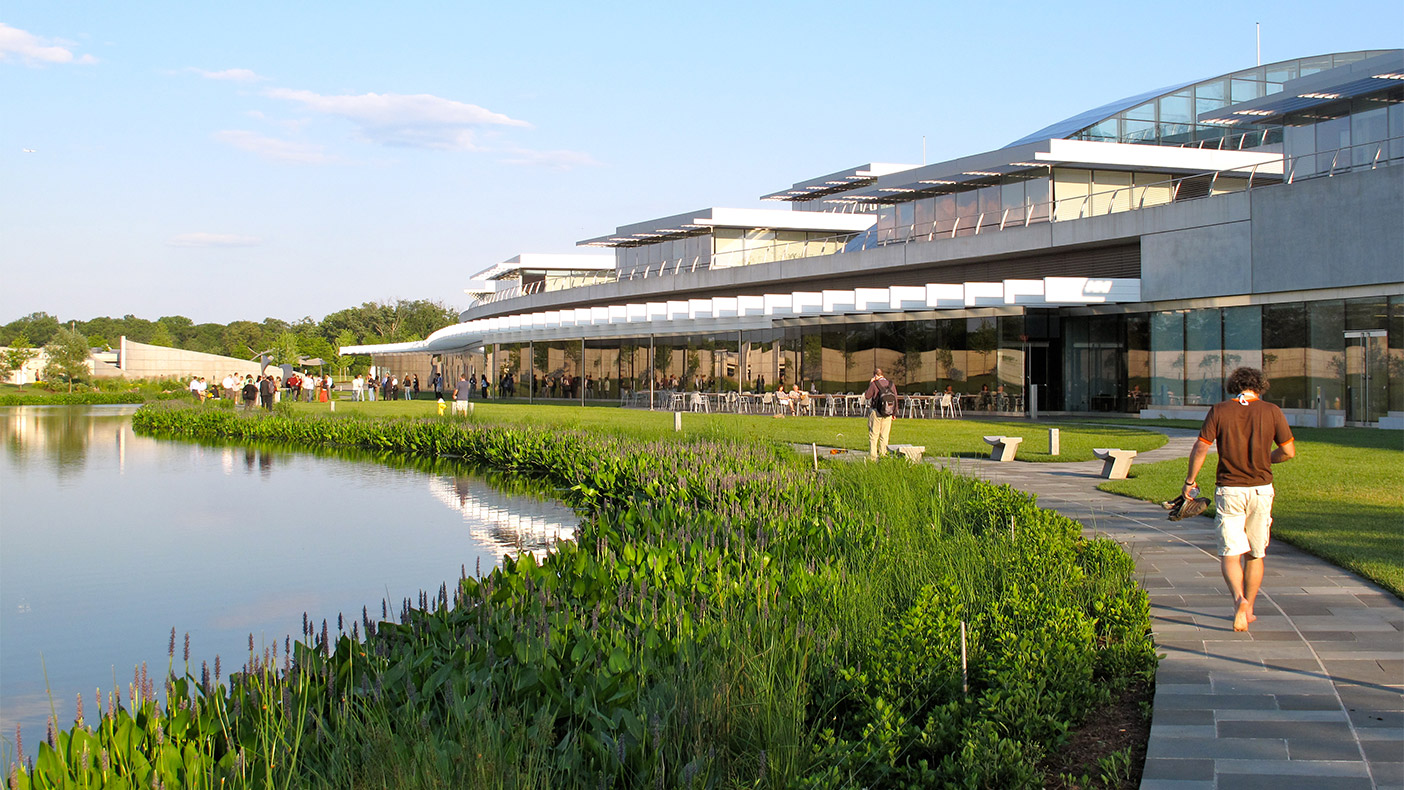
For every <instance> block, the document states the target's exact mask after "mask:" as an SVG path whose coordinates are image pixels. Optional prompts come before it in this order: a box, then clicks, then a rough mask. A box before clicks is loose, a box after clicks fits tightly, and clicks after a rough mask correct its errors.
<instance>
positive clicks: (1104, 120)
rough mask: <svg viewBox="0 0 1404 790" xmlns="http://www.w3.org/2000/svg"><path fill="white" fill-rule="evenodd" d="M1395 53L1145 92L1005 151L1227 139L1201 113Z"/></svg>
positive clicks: (1321, 58)
mask: <svg viewBox="0 0 1404 790" xmlns="http://www.w3.org/2000/svg"><path fill="white" fill-rule="evenodd" d="M1389 51H1390V50H1359V51H1355V52H1335V53H1331V54H1327V55H1316V56H1313V57H1308V58H1294V59H1292V60H1283V61H1278V62H1276V63H1268V64H1266V65H1262V66H1255V67H1253V68H1251V69H1242V70H1240V71H1233V72H1229V73H1227V74H1221V75H1219V76H1217V77H1211V78H1209V79H1203V80H1195V81H1191V82H1183V83H1180V84H1178V85H1172V86H1170V87H1167V88H1160V89H1158V90H1153V91H1148V92H1146V93H1139V94H1137V95H1135V96H1128V97H1127V98H1124V99H1120V100H1118V101H1114V102H1110V103H1108V104H1104V105H1102V106H1100V107H1096V108H1093V109H1091V110H1087V111H1085V112H1081V113H1078V114H1077V115H1074V116H1072V117H1070V118H1065V119H1063V120H1061V121H1058V122H1057V123H1053V124H1050V125H1048V126H1045V127H1043V128H1042V129H1039V130H1038V131H1036V132H1034V133H1033V134H1030V135H1027V136H1025V137H1021V138H1020V139H1018V140H1015V141H1014V142H1012V143H1010V144H1009V145H1006V146H1005V148H1012V147H1014V146H1016V145H1022V144H1024V143H1031V142H1037V141H1040V140H1048V139H1053V138H1068V139H1080V140H1101V141H1105V142H1119V143H1149V144H1152V145H1187V144H1192V143H1194V142H1196V141H1199V140H1203V139H1210V138H1218V137H1221V136H1223V134H1224V130H1223V128H1222V127H1219V126H1214V125H1210V124H1200V123H1198V116H1199V115H1201V114H1203V113H1207V112H1212V111H1214V110H1217V109H1220V108H1222V107H1226V106H1228V105H1230V104H1236V103H1238V102H1244V101H1251V100H1253V99H1259V98H1262V97H1263V96H1267V95H1270V94H1273V93H1277V92H1279V91H1281V90H1282V85H1283V83H1285V82H1289V81H1291V80H1295V79H1300V78H1301V77H1306V76H1308V75H1311V74H1316V73H1317V72H1322V71H1327V70H1329V69H1333V68H1338V67H1341V66H1346V65H1349V64H1351V63H1355V62H1357V61H1361V60H1364V59H1365V58H1368V57H1374V56H1376V55H1381V54H1384V53H1386V52H1389Z"/></svg>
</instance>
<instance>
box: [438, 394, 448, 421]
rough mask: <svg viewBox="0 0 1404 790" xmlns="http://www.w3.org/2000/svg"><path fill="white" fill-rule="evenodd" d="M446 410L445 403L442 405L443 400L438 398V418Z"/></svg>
mask: <svg viewBox="0 0 1404 790" xmlns="http://www.w3.org/2000/svg"><path fill="white" fill-rule="evenodd" d="M446 408H448V404H447V403H444V399H443V398H439V416H440V417H442V416H444V409H446Z"/></svg>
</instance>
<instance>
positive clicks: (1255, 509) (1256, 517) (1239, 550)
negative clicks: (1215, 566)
mask: <svg viewBox="0 0 1404 790" xmlns="http://www.w3.org/2000/svg"><path fill="white" fill-rule="evenodd" d="M1272 498H1273V490H1272V484H1271V483H1269V484H1268V485H1262V486H1220V487H1219V488H1216V489H1214V525H1215V526H1216V527H1218V529H1219V556H1221V557H1236V556H1238V555H1240V554H1248V555H1249V556H1251V557H1253V558H1254V559H1260V558H1262V556H1263V555H1264V554H1266V553H1267V547H1268V540H1269V538H1270V533H1271V531H1272Z"/></svg>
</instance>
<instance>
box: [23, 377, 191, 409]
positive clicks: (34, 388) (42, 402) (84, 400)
mask: <svg viewBox="0 0 1404 790" xmlns="http://www.w3.org/2000/svg"><path fill="white" fill-rule="evenodd" d="M180 398H185V399H190V392H189V391H188V390H187V389H185V385H182V384H181V383H180V382H178V381H175V380H174V379H171V380H161V381H145V380H142V381H127V380H103V381H102V382H100V383H99V384H98V385H97V386H93V385H88V384H75V385H74V386H73V391H72V392H69V391H68V385H66V384H55V383H52V382H40V383H37V384H27V385H25V386H24V387H18V386H16V385H14V384H0V406H101V405H106V404H114V403H147V402H149V401H154V400H176V399H180Z"/></svg>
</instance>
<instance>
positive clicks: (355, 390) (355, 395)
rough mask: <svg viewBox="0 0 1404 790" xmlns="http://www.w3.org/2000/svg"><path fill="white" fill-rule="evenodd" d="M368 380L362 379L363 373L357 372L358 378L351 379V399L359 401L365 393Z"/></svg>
mask: <svg viewBox="0 0 1404 790" xmlns="http://www.w3.org/2000/svg"><path fill="white" fill-rule="evenodd" d="M365 390H366V382H365V381H363V380H362V379H361V375H360V374H359V373H358V374H356V378H354V379H351V400H352V401H353V402H354V401H358V400H360V399H361V396H362V395H363V394H365Z"/></svg>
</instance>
